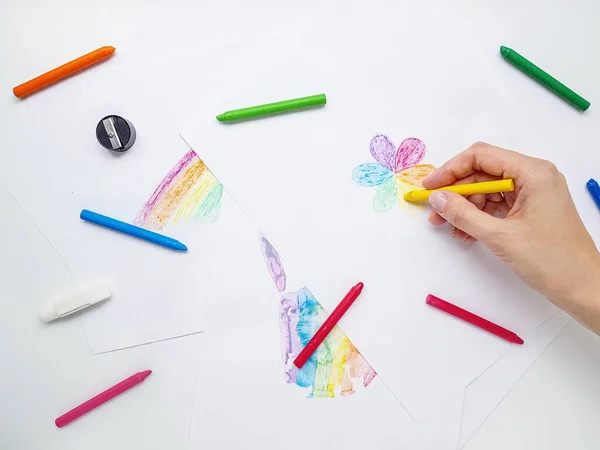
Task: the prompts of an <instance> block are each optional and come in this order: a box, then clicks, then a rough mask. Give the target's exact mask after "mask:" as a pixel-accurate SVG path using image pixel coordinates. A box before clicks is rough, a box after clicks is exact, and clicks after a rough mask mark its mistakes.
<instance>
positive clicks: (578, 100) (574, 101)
mask: <svg viewBox="0 0 600 450" xmlns="http://www.w3.org/2000/svg"><path fill="white" fill-rule="evenodd" d="M500 54H501V55H502V57H503V58H504V59H505V60H506V61H508V62H509V63H511V64H512V65H513V66H515V67H516V68H517V69H519V70H520V71H521V72H523V73H524V74H526V75H529V76H530V77H531V78H533V79H534V80H535V81H537V82H538V83H540V84H541V85H542V86H545V87H546V88H547V89H549V90H550V91H552V92H554V93H555V94H556V95H558V96H559V97H560V98H562V99H563V100H564V101H566V102H567V103H569V104H571V105H572V106H574V107H575V108H577V109H579V110H580V111H585V110H586V109H588V108H589V107H590V102H588V101H587V100H586V99H585V98H583V97H582V96H581V95H579V94H577V93H576V92H574V91H572V90H571V89H569V88H568V87H567V86H565V85H564V84H562V83H561V82H560V81H558V80H557V79H556V78H554V77H553V76H552V75H550V74H549V73H547V72H545V71H543V70H542V69H540V68H539V67H538V66H536V65H535V64H533V63H532V62H531V61H529V60H527V59H526V58H525V57H523V56H521V55H520V54H519V53H517V52H516V51H514V50H513V49H512V48H508V47H505V46H501V47H500Z"/></svg>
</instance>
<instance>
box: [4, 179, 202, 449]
mask: <svg viewBox="0 0 600 450" xmlns="http://www.w3.org/2000/svg"><path fill="white" fill-rule="evenodd" d="M0 205H1V207H2V211H3V215H2V219H1V220H0V231H1V232H2V235H3V236H11V239H9V240H6V241H5V242H4V244H3V247H2V258H1V259H0V267H1V268H2V270H1V273H2V274H3V276H2V277H0V279H1V280H2V281H1V282H0V305H2V308H3V311H4V312H5V314H4V316H3V318H2V319H3V320H2V323H1V326H0V354H1V355H2V363H3V375H2V383H1V384H0V395H1V396H2V408H0V419H1V420H0V423H1V425H0V447H2V448H11V449H13V448H14V449H17V448H18V449H21V448H46V449H50V450H54V449H61V450H67V449H69V450H71V449H80V448H89V449H102V448H123V446H125V447H128V448H144V449H157V450H158V449H165V448H170V449H180V448H183V447H182V445H183V444H184V443H185V442H187V437H188V430H185V434H184V432H183V431H181V430H180V429H177V428H176V425H177V424H178V423H175V422H174V420H175V417H174V415H173V406H176V407H177V408H181V403H180V402H177V403H174V402H170V398H171V399H173V398H179V396H180V394H181V392H182V391H181V390H183V389H188V390H189V389H192V390H193V388H194V381H195V380H192V383H191V386H190V383H189V382H188V380H187V379H186V378H185V376H182V375H179V376H175V374H174V373H172V372H170V371H168V370H166V367H164V366H165V365H166V364H167V363H169V362H171V363H172V364H171V366H172V367H174V368H175V367H177V368H183V367H186V368H189V366H188V365H187V364H186V361H187V360H188V359H189V357H188V356H186V358H185V359H181V358H180V357H181V356H182V355H181V354H180V353H179V352H178V349H180V348H181V347H180V345H181V344H180V342H178V341H179V340H172V341H171V342H170V343H168V344H167V343H164V344H162V347H161V349H157V348H154V347H148V346H145V347H139V348H135V349H130V350H127V351H123V352H112V353H107V354H104V355H99V356H92V355H91V354H90V352H89V351H88V349H87V346H86V344H85V333H84V331H83V328H82V326H81V317H82V315H83V314H87V313H88V312H91V311H84V312H82V313H80V314H76V315H73V316H70V317H68V318H65V319H62V320H59V321H55V322H51V323H48V324H46V323H43V322H41V321H40V320H39V319H38V317H37V313H38V310H39V308H40V306H41V305H42V304H43V302H45V301H48V300H49V298H52V296H53V295H55V294H61V293H64V292H66V291H69V289H71V280H70V275H69V270H68V268H67V265H66V263H65V262H64V261H63V259H62V258H61V257H60V255H59V254H58V253H57V252H56V251H55V250H54V248H53V247H52V246H51V245H50V243H49V242H48V240H47V238H46V237H45V236H44V235H43V234H42V233H41V232H40V231H39V229H38V228H37V226H36V225H35V224H34V223H33V222H32V221H31V220H30V219H29V218H28V216H27V215H26V213H25V212H24V211H23V210H22V209H21V207H20V205H18V204H17V202H16V201H14V199H13V198H11V196H10V195H9V194H8V192H7V191H6V190H5V189H4V187H3V186H2V185H0ZM167 350H168V351H169V352H170V353H171V354H172V356H171V358H172V359H171V361H168V359H167V358H165V357H164V355H161V351H167ZM161 363H162V364H161ZM145 369H152V370H153V371H154V372H153V374H152V375H151V376H150V377H149V378H148V379H146V380H145V381H144V383H142V384H141V385H140V386H138V387H136V388H135V389H132V390H131V391H130V392H128V393H126V394H124V395H123V396H122V398H119V399H115V400H114V401H111V402H109V403H108V404H106V405H104V406H102V407H101V408H99V409H97V410H96V411H93V412H92V413H90V414H88V415H86V416H85V417H83V418H81V419H79V420H77V421H75V422H73V423H72V424H70V425H69V426H68V427H67V428H65V429H63V430H58V429H57V428H56V426H55V425H54V419H55V418H56V417H58V416H59V415H60V414H62V413H64V412H66V411H68V410H70V409H71V408H73V407H74V406H76V405H77V404H79V403H81V402H82V401H84V400H86V399H88V398H90V397H91V396H93V395H96V394H97V393H98V392H99V391H101V390H102V389H105V388H108V387H109V386H111V385H113V384H115V383H117V382H119V381H121V380H122V379H124V378H125V377H128V376H129V375H131V374H133V373H135V372H137V371H140V370H145ZM194 369H195V368H194ZM193 372H194V374H195V370H193ZM177 412H178V413H179V414H182V413H183V414H191V407H189V408H188V411H185V412H184V410H183V409H178V411H177ZM177 419H179V417H178V416H177ZM179 423H180V422H179ZM124 424H126V426H124ZM32 430H34V431H32Z"/></svg>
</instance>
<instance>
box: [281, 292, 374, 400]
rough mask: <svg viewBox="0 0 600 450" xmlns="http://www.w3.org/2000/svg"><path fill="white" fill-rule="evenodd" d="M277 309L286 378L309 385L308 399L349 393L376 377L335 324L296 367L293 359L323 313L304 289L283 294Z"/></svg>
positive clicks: (307, 386) (311, 333) (292, 382)
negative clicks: (301, 365)
mask: <svg viewBox="0 0 600 450" xmlns="http://www.w3.org/2000/svg"><path fill="white" fill-rule="evenodd" d="M279 312H280V327H281V338H282V347H283V360H284V364H285V378H286V381H287V382H288V383H290V384H296V385H298V386H301V387H304V388H310V393H309V395H308V397H309V398H334V397H335V396H336V395H351V394H354V392H355V388H356V387H359V386H363V387H367V386H368V385H369V384H370V383H371V381H373V379H374V378H375V377H376V376H377V374H376V373H375V371H374V370H373V368H372V367H371V366H370V365H369V363H367V361H366V360H365V359H364V358H363V357H362V355H361V354H360V353H359V352H358V350H357V349H356V347H354V345H352V342H350V339H348V337H347V336H346V335H345V334H344V333H343V332H342V330H340V328H339V327H337V326H336V327H335V328H334V329H333V330H332V331H331V333H329V335H328V336H327V337H326V338H325V340H324V341H323V343H322V344H321V345H320V346H319V348H318V349H317V351H316V352H315V353H314V354H313V355H312V356H311V357H310V359H309V360H308V361H307V362H306V364H305V365H304V366H303V367H302V369H298V368H297V367H296V366H294V364H293V361H294V358H295V357H296V356H297V355H298V353H300V351H301V350H302V348H304V346H305V345H306V344H307V343H308V341H310V339H311V338H312V336H313V335H314V334H315V332H316V331H317V330H318V329H319V327H320V326H321V325H322V324H323V322H324V321H325V319H326V317H327V313H326V312H325V310H324V309H323V308H322V307H321V305H320V304H319V302H317V300H316V299H315V298H314V297H313V296H312V294H311V293H310V292H309V291H308V289H306V288H302V289H300V290H299V291H298V292H294V293H287V294H284V295H283V296H282V298H281V304H280V310H279Z"/></svg>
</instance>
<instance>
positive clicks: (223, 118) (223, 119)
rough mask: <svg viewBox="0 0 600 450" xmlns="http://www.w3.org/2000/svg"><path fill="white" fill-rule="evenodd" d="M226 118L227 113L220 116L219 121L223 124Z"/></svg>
mask: <svg viewBox="0 0 600 450" xmlns="http://www.w3.org/2000/svg"><path fill="white" fill-rule="evenodd" d="M225 118H226V115H225V113H223V114H219V115H218V116H217V120H218V121H219V122H223V121H225Z"/></svg>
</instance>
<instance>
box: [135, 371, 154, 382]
mask: <svg viewBox="0 0 600 450" xmlns="http://www.w3.org/2000/svg"><path fill="white" fill-rule="evenodd" d="M151 373H152V371H151V370H144V371H142V372H140V373H139V374H138V375H139V376H140V378H141V380H140V381H144V380H145V379H146V378H148V376H149V375H150V374H151Z"/></svg>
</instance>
